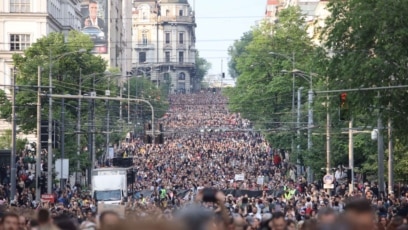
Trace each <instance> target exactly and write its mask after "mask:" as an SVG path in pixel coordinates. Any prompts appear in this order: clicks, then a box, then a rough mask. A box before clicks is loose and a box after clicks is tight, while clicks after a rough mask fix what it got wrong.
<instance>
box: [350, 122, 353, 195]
mask: <svg viewBox="0 0 408 230" xmlns="http://www.w3.org/2000/svg"><path fill="white" fill-rule="evenodd" d="M349 168H350V170H351V179H350V186H349V190H350V192H353V191H354V141H353V118H352V117H351V118H350V121H349Z"/></svg>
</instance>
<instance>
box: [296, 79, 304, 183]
mask: <svg viewBox="0 0 408 230" xmlns="http://www.w3.org/2000/svg"><path fill="white" fill-rule="evenodd" d="M302 90H303V87H299V89H298V91H297V118H296V134H297V137H296V139H297V145H296V152H297V154H296V165H297V167H296V168H297V176H299V175H301V174H302V169H301V165H300V159H299V154H300V107H301V100H302Z"/></svg>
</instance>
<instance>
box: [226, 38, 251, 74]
mask: <svg viewBox="0 0 408 230" xmlns="http://www.w3.org/2000/svg"><path fill="white" fill-rule="evenodd" d="M252 40H253V33H252V30H250V31H248V32H245V33H244V35H242V37H241V38H240V39H239V40H235V41H234V44H232V45H231V46H230V47H229V48H228V55H229V56H230V60H229V61H228V72H229V74H230V76H231V77H232V78H237V77H238V76H239V75H240V74H241V73H240V72H239V70H238V69H237V59H238V58H239V57H240V56H241V55H243V54H244V53H245V52H246V47H247V46H248V44H249V43H250V42H251V41H252Z"/></svg>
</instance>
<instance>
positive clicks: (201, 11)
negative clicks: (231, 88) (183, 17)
mask: <svg viewBox="0 0 408 230" xmlns="http://www.w3.org/2000/svg"><path fill="white" fill-rule="evenodd" d="M189 3H190V5H191V7H193V8H194V9H195V11H196V23H197V28H196V38H197V42H196V48H197V50H198V51H199V53H200V56H201V57H203V58H205V59H207V61H208V62H210V63H211V65H212V68H211V69H210V71H209V73H208V74H221V72H225V74H226V78H227V79H226V80H228V79H229V74H228V60H229V58H228V47H229V46H230V45H232V44H233V42H234V40H237V39H240V37H241V36H242V35H243V33H244V32H246V31H249V30H250V29H251V27H252V26H254V25H255V24H256V22H257V21H259V20H261V19H262V18H263V17H264V14H265V6H266V0H189ZM194 4H195V5H194ZM221 62H223V64H222V71H221Z"/></svg>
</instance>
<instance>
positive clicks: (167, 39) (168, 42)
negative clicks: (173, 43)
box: [166, 32, 170, 44]
mask: <svg viewBox="0 0 408 230" xmlns="http://www.w3.org/2000/svg"><path fill="white" fill-rule="evenodd" d="M166 44H170V32H166Z"/></svg>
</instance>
